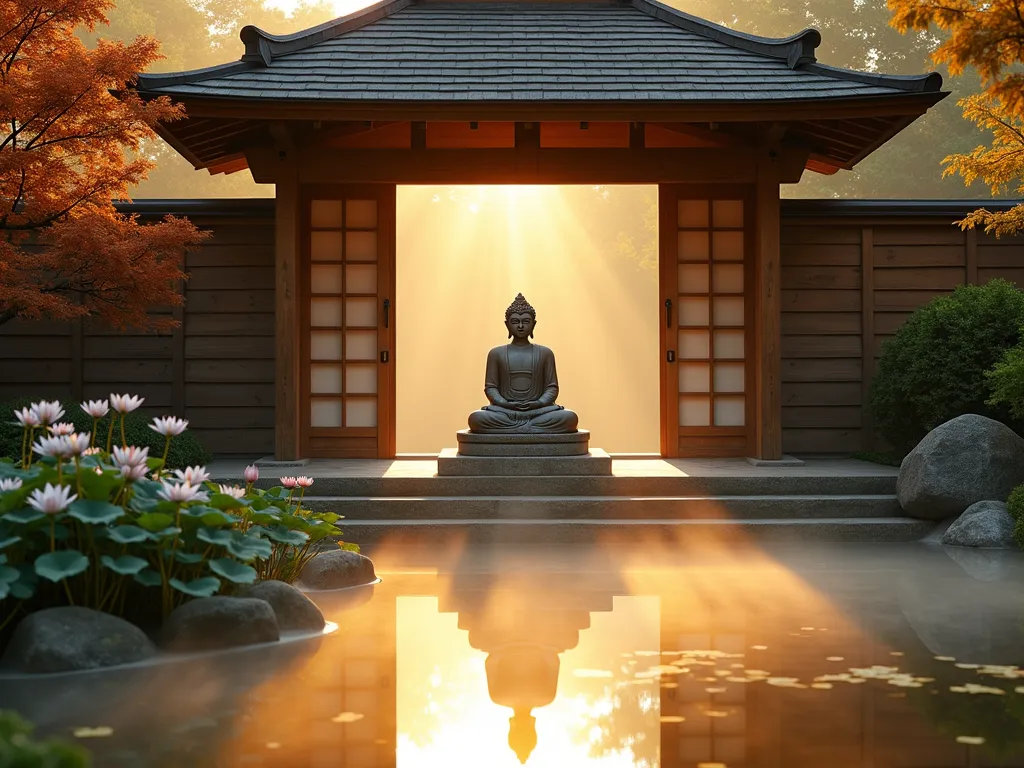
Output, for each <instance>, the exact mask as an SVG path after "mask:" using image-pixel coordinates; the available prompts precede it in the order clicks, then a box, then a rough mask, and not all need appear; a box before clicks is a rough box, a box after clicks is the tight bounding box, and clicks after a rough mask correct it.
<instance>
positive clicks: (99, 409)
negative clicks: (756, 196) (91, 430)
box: [81, 400, 110, 419]
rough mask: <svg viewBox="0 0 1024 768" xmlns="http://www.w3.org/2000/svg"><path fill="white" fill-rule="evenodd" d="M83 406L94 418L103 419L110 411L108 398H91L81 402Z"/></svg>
mask: <svg viewBox="0 0 1024 768" xmlns="http://www.w3.org/2000/svg"><path fill="white" fill-rule="evenodd" d="M81 408H82V410H83V411H85V412H86V414H88V415H89V416H92V417H93V418H94V419H102V418H103V417H104V416H106V415H107V414H108V413H109V412H110V403H109V402H107V401H106V400H89V401H88V402H85V403H81Z"/></svg>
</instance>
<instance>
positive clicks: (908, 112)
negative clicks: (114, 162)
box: [177, 93, 946, 123]
mask: <svg viewBox="0 0 1024 768" xmlns="http://www.w3.org/2000/svg"><path fill="white" fill-rule="evenodd" d="M945 95H946V94H944V93H907V94H902V95H900V96H887V97H864V98H848V99H843V100H842V101H840V102H827V101H822V100H820V99H806V100H799V101H798V100H787V101H783V102H765V103H758V102H750V101H746V102H733V103H728V104H679V103H675V104H673V103H665V104H657V103H654V104H652V103H645V104H641V103H623V102H589V103H585V104H580V103H579V102H536V101H534V102H525V101H524V102H521V103H505V104H501V103H494V102H459V103H444V102H443V101H425V102H370V103H365V102H364V103H352V104H340V103H337V102H310V101H307V102H304V103H288V102H277V101H275V102H267V101H264V100H260V101H252V100H245V99H237V100H236V99H211V98H209V97H206V98H204V97H189V96H179V97H177V98H178V100H179V101H181V102H182V103H183V104H184V105H185V107H186V109H187V110H188V113H189V115H191V116H193V117H233V118H242V117H248V118H257V119H263V120H268V119H277V120H428V121H430V120H442V121H443V120H457V121H470V120H476V121H485V120H511V121H514V122H541V121H552V120H553V121H580V120H589V121H593V122H599V121H609V120H610V121H622V120H625V121H634V120H635V121H640V122H648V123H656V122H683V123H709V122H718V123H730V122H739V123H750V122H770V121H792V120H812V119H819V120H820V119H830V120H834V119H841V118H849V117H879V116H881V117H893V116H899V115H903V116H914V117H917V116H920V115H923V114H924V113H925V112H926V111H927V110H928V108H929V107H931V106H932V105H934V104H935V103H937V102H938V101H940V100H941V99H942V98H943V97H944V96H945Z"/></svg>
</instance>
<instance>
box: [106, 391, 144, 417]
mask: <svg viewBox="0 0 1024 768" xmlns="http://www.w3.org/2000/svg"><path fill="white" fill-rule="evenodd" d="M145 400H146V398H144V397H137V396H136V395H114V394H111V395H110V405H111V407H113V409H114V410H115V411H117V412H118V413H120V414H121V415H122V416H124V415H125V414H126V413H131V412H132V411H134V410H135V409H136V408H138V407H139V406H140V405H142V403H143V402H145Z"/></svg>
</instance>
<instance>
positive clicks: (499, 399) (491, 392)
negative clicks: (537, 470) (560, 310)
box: [469, 293, 579, 434]
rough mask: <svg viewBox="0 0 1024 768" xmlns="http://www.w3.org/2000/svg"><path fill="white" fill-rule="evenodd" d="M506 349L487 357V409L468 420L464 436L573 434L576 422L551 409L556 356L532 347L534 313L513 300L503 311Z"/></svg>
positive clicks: (555, 385) (555, 388)
mask: <svg viewBox="0 0 1024 768" xmlns="http://www.w3.org/2000/svg"><path fill="white" fill-rule="evenodd" d="M505 327H506V328H507V329H508V336H509V338H510V339H512V341H511V343H509V344H505V345H503V346H500V347H495V348H494V349H492V350H491V351H490V352H488V353H487V373H486V376H485V378H484V394H485V395H486V396H487V400H488V402H489V405H485V406H484V407H483V408H482V409H481V410H479V411H473V413H471V414H470V415H469V431H470V432H477V433H484V434H502V433H518V434H544V433H549V434H553V433H564V432H575V431H576V425H577V424H578V423H579V417H578V416H577V415H576V414H575V413H573V412H572V411H570V410H567V409H566V408H564V407H562V406H561V405H556V404H555V400H556V399H557V398H558V376H557V375H556V373H555V355H554V353H553V352H552V351H551V350H550V349H548V348H547V347H543V346H541V345H540V344H534V343H533V342H531V341H530V339H531V338H533V330H534V328H536V327H537V313H536V311H535V310H534V308H533V307H532V306H530V303H529V302H528V301H527V300H526V299H525V298H523V294H521V293H520V294H518V295H517V296H516V298H515V301H513V302H512V304H511V305H510V306H509V307H508V309H506V310H505Z"/></svg>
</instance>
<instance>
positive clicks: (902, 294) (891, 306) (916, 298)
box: [874, 291, 949, 312]
mask: <svg viewBox="0 0 1024 768" xmlns="http://www.w3.org/2000/svg"><path fill="white" fill-rule="evenodd" d="M948 294H949V291H875V295H874V300H875V301H874V304H875V309H876V310H878V309H881V310H897V311H907V312H912V311H913V310H915V309H917V308H918V307H920V306H921V305H922V304H927V303H928V302H929V301H931V300H932V299H934V298H935V297H936V296H946V295H948Z"/></svg>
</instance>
